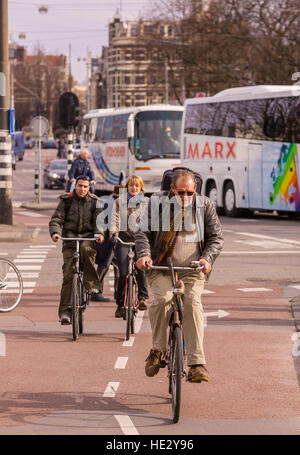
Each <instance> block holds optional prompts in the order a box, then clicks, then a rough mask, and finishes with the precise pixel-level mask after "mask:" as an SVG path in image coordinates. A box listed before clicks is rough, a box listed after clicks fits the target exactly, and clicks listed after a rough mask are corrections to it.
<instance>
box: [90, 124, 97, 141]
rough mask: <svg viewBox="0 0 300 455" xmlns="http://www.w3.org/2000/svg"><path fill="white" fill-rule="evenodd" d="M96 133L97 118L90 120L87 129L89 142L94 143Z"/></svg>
mask: <svg viewBox="0 0 300 455" xmlns="http://www.w3.org/2000/svg"><path fill="white" fill-rule="evenodd" d="M96 131H97V118H92V119H91V123H90V128H89V141H90V142H94V140H95V136H96Z"/></svg>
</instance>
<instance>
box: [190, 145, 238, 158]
mask: <svg viewBox="0 0 300 455" xmlns="http://www.w3.org/2000/svg"><path fill="white" fill-rule="evenodd" d="M235 145H236V142H235V141H233V142H226V143H225V144H223V143H222V142H215V144H214V146H213V147H212V146H210V145H209V143H208V142H205V144H204V146H203V148H202V150H200V151H199V144H198V143H196V144H194V146H193V145H192V144H191V143H190V144H189V146H188V154H187V158H188V159H193V160H195V159H200V158H201V159H204V158H206V157H207V158H209V159H211V160H212V159H216V160H217V159H229V158H232V159H234V160H235V159H236V153H235V150H234V148H235Z"/></svg>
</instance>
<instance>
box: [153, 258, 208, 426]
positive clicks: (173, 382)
mask: <svg viewBox="0 0 300 455" xmlns="http://www.w3.org/2000/svg"><path fill="white" fill-rule="evenodd" d="M167 262H168V266H153V265H150V264H148V267H149V268H150V269H153V270H163V271H166V270H169V271H170V273H171V281H172V289H173V297H172V311H171V315H170V318H169V339H168V348H167V354H166V365H168V378H169V393H170V394H171V395H172V413H173V422H174V423H177V422H178V420H179V414H180V401H181V378H182V377H184V376H185V377H186V379H187V374H186V369H185V367H184V336H183V330H182V325H183V307H182V302H181V295H183V294H184V289H183V287H176V281H177V277H176V271H177V270H194V271H195V270H197V271H200V270H202V269H203V266H201V265H200V263H199V261H194V262H193V263H192V267H174V266H173V262H172V259H171V258H168V259H167Z"/></svg>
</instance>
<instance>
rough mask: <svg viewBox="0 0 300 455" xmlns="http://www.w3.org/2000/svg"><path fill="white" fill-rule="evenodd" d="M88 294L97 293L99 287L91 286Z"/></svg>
mask: <svg viewBox="0 0 300 455" xmlns="http://www.w3.org/2000/svg"><path fill="white" fill-rule="evenodd" d="M88 292H89V294H90V296H92V295H94V294H98V292H99V289H95V288H91V289H89V290H88Z"/></svg>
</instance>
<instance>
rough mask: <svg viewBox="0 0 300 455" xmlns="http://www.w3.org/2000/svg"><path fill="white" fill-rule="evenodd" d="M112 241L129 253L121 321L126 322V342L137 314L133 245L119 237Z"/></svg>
mask: <svg viewBox="0 0 300 455" xmlns="http://www.w3.org/2000/svg"><path fill="white" fill-rule="evenodd" d="M114 239H115V240H116V241H118V242H119V243H121V245H124V246H128V247H129V251H128V258H129V264H128V273H127V275H126V284H125V298H124V313H123V319H124V320H126V340H127V341H128V340H129V337H130V333H132V334H133V333H134V319H135V315H136V312H137V309H136V300H135V299H134V292H135V289H136V286H137V282H136V276H135V275H136V272H135V266H134V256H135V254H134V251H133V247H134V245H135V243H134V242H124V241H123V240H122V239H120V237H118V236H117V235H115V236H114ZM131 277H132V284H131V295H129V291H128V288H129V285H128V283H131ZM128 297H130V299H129V300H130V301H129V302H128Z"/></svg>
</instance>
